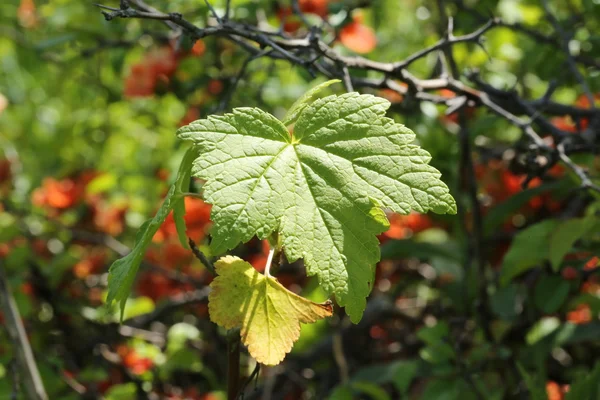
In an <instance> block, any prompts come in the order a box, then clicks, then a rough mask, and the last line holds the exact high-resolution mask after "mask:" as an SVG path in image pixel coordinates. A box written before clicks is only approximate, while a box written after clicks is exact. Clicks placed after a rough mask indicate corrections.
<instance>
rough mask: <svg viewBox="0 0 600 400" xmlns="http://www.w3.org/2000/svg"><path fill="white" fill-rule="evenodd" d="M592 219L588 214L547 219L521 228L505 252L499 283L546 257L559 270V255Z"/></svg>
mask: <svg viewBox="0 0 600 400" xmlns="http://www.w3.org/2000/svg"><path fill="white" fill-rule="evenodd" d="M595 223H596V219H595V218H591V217H587V218H579V219H569V220H566V221H561V220H557V219H547V220H544V221H542V222H539V223H537V224H535V225H531V226H529V227H527V228H526V229H524V230H522V231H521V232H519V233H518V234H517V235H516V236H515V237H514V239H513V242H512V245H511V247H510V249H509V250H508V253H506V256H504V260H503V263H502V275H501V277H500V282H501V284H503V285H505V284H507V283H508V282H509V281H510V280H511V279H512V278H514V277H516V276H518V275H520V274H522V273H523V272H525V271H527V270H528V269H530V268H533V267H535V266H536V265H538V264H540V263H541V262H543V261H545V260H550V262H551V263H552V267H553V269H554V270H555V271H558V270H559V268H560V264H561V262H562V259H563V258H564V257H565V255H567V253H569V252H570V251H571V250H572V248H573V244H574V243H575V242H576V241H577V240H578V239H580V238H581V237H582V236H583V235H585V234H586V233H587V232H588V231H589V230H590V229H591V228H592V227H593V226H594V224H595ZM532 249H535V251H532Z"/></svg>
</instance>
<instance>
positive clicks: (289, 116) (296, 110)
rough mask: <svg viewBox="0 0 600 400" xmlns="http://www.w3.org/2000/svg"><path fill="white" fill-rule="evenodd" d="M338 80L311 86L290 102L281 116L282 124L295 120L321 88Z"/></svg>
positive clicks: (291, 122) (288, 123) (286, 124)
mask: <svg viewBox="0 0 600 400" xmlns="http://www.w3.org/2000/svg"><path fill="white" fill-rule="evenodd" d="M338 82H341V81H340V80H339V79H332V80H329V81H327V82H323V83H321V84H320V85H317V86H315V87H313V88H312V89H310V90H309V91H308V92H306V93H304V94H303V95H302V97H300V98H299V99H298V100H296V102H295V103H294V104H292V106H291V107H290V109H289V110H288V112H287V113H286V114H285V117H284V118H283V124H284V125H285V126H289V125H292V124H293V123H294V122H296V120H297V119H298V117H300V114H301V113H302V111H303V110H304V109H305V108H306V107H307V106H308V105H309V104H310V103H311V102H312V101H314V100H315V99H316V98H317V96H318V94H319V93H320V92H321V91H322V90H323V89H325V88H326V87H328V86H331V85H333V84H334V83H338Z"/></svg>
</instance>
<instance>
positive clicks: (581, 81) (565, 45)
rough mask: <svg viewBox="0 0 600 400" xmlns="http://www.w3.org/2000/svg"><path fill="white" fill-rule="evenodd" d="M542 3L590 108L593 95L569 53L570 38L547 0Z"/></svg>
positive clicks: (592, 103)
mask: <svg viewBox="0 0 600 400" xmlns="http://www.w3.org/2000/svg"><path fill="white" fill-rule="evenodd" d="M542 5H543V7H544V11H545V12H546V16H547V17H548V20H549V21H550V23H551V24H552V26H553V27H554V29H555V30H556V32H558V34H559V36H560V45H561V48H562V50H563V52H564V53H565V55H566V57H567V65H568V66H569V69H570V70H571V72H572V73H573V75H574V76H575V79H577V81H578V82H579V84H580V85H581V87H582V89H583V92H584V93H585V96H586V97H587V99H588V101H589V102H590V108H591V109H594V108H596V107H595V105H594V95H593V94H592V91H591V89H590V87H589V85H588V84H587V82H586V81H585V78H584V77H583V75H582V74H581V72H580V71H579V69H578V68H577V64H576V63H575V59H574V58H573V56H572V55H571V50H570V49H569V41H570V38H569V37H568V35H567V34H566V32H565V31H564V29H563V28H562V27H561V26H560V23H559V22H558V20H557V19H556V17H555V16H554V14H552V11H551V10H550V6H549V5H548V0H542Z"/></svg>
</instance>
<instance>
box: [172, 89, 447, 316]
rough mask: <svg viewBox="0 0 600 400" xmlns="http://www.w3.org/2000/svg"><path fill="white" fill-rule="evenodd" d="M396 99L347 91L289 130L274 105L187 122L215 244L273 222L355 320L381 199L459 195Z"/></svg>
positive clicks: (308, 111)
mask: <svg viewBox="0 0 600 400" xmlns="http://www.w3.org/2000/svg"><path fill="white" fill-rule="evenodd" d="M389 105H390V103H389V102H388V101H387V100H385V99H381V98H378V97H374V96H370V95H359V94H358V93H348V94H345V95H342V96H328V97H325V98H323V99H319V100H317V101H315V102H314V103H312V104H311V105H306V106H305V107H304V108H303V110H302V111H301V112H300V114H299V116H298V118H297V121H296V123H295V127H294V134H293V135H290V134H289V133H288V131H287V129H286V127H285V126H284V125H283V124H282V123H281V122H280V121H279V120H277V119H276V118H275V117H273V116H272V115H270V114H268V113H266V112H264V111H261V110H259V109H256V108H237V109H234V110H233V113H231V114H226V115H224V116H212V117H209V118H208V119H203V120H198V121H195V122H193V123H191V124H190V125H188V126H185V127H183V128H180V130H179V132H178V135H179V137H180V138H182V139H187V140H192V141H193V142H194V143H195V144H196V146H197V147H198V148H199V151H200V156H199V157H198V159H196V161H195V162H194V166H193V169H192V173H193V175H194V176H197V177H199V178H202V179H204V180H206V184H205V185H204V198H205V199H206V201H207V202H209V203H211V204H213V209H212V214H211V219H212V220H213V222H214V226H213V230H212V232H211V234H212V242H211V247H212V251H213V253H214V254H218V253H222V252H224V251H226V250H229V249H231V248H233V247H235V246H236V245H237V244H239V243H240V242H247V241H248V240H250V239H251V238H252V237H253V236H254V235H256V236H258V237H259V238H266V237H267V236H268V235H270V234H271V233H272V232H274V231H278V232H279V233H280V238H281V241H282V244H283V248H284V250H285V254H286V256H287V258H288V260H289V261H294V260H297V259H299V258H304V261H305V265H306V268H307V272H308V274H310V275H315V274H316V275H317V276H318V277H319V281H320V284H321V285H322V286H323V288H324V289H325V290H326V291H327V292H329V293H334V294H335V296H336V299H337V301H338V303H339V304H340V305H342V306H345V307H346V311H347V313H348V315H350V318H351V319H352V321H354V322H358V321H359V320H360V318H361V316H362V313H363V311H364V308H365V305H366V300H365V298H366V296H367V295H368V294H369V292H370V283H371V281H372V279H373V268H374V265H375V263H376V262H377V261H378V260H379V248H378V242H377V238H376V235H377V234H379V233H381V232H382V231H383V230H385V229H386V228H387V226H388V223H387V219H386V218H385V214H384V213H383V211H382V210H381V208H380V207H386V208H389V209H391V210H393V211H396V212H399V213H403V214H406V213H408V212H410V211H411V210H416V211H418V212H426V211H428V210H432V211H434V212H437V213H446V212H450V213H455V212H456V204H455V202H454V199H453V198H452V196H451V195H450V194H449V191H448V187H447V186H446V185H445V184H444V183H443V182H442V181H441V180H440V173H439V172H438V171H437V170H436V169H435V168H433V167H431V166H430V165H428V163H429V160H430V158H431V157H430V155H429V153H427V152H426V151H424V150H422V149H421V148H419V147H418V146H416V145H412V144H410V143H411V142H412V141H413V139H414V134H413V132H412V131H410V130H409V129H408V128H406V127H404V126H403V125H400V124H397V123H395V122H394V121H392V120H391V119H389V118H386V117H385V116H384V115H385V112H386V110H387V109H388V107H389Z"/></svg>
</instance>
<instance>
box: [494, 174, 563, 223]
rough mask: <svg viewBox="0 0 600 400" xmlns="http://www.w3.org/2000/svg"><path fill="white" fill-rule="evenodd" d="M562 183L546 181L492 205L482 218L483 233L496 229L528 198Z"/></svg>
mask: <svg viewBox="0 0 600 400" xmlns="http://www.w3.org/2000/svg"><path fill="white" fill-rule="evenodd" d="M561 185H563V183H562V182H556V183H547V184H543V185H540V186H536V187H534V188H529V189H525V190H523V191H521V192H518V193H515V194H514V195H512V196H511V197H509V198H508V199H507V200H505V201H503V202H502V203H500V204H498V205H496V206H494V207H493V208H492V209H491V210H490V211H489V212H488V213H487V214H486V215H485V218H484V230H485V234H486V235H489V234H490V233H493V232H495V231H496V229H498V228H499V227H500V226H501V225H502V224H503V223H504V221H506V219H507V218H510V217H511V216H512V215H513V214H514V213H516V212H517V211H519V210H520V209H521V207H523V206H524V205H525V204H527V202H528V201H529V200H531V199H532V198H534V197H535V196H539V195H540V194H542V193H546V192H552V191H554V190H555V189H557V188H559V187H560V186H561Z"/></svg>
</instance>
